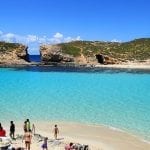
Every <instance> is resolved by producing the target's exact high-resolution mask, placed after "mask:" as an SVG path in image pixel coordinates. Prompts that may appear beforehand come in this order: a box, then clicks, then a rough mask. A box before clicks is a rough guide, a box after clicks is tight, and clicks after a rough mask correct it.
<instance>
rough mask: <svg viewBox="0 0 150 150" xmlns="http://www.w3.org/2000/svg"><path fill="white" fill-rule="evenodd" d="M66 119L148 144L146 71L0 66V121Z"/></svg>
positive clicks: (149, 88) (149, 91)
mask: <svg viewBox="0 0 150 150" xmlns="http://www.w3.org/2000/svg"><path fill="white" fill-rule="evenodd" d="M26 118H30V120H32V121H34V120H37V121H40V120H43V121H51V120H53V121H55V120H57V121H58V120H59V121H70V122H79V123H87V124H96V125H99V124H102V125H107V126H111V127H115V128H119V129H122V130H125V131H127V132H130V133H132V134H135V135H138V136H142V137H143V138H145V139H147V140H150V72H143V71H140V72H139V71H131V70H127V71H120V70H107V69H106V70H105V69H103V70H101V69H99V70H96V71H95V70H84V69H77V68H69V69H64V68H58V67H49V68H44V67H43V68H42V67H40V68H38V67H27V68H0V122H2V123H3V122H8V123H9V121H10V120H14V121H24V120H25V119H26Z"/></svg>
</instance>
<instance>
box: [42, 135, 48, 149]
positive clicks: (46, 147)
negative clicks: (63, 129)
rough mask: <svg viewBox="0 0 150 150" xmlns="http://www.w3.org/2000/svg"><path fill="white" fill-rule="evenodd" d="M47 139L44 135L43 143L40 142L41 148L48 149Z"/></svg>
mask: <svg viewBox="0 0 150 150" xmlns="http://www.w3.org/2000/svg"><path fill="white" fill-rule="evenodd" d="M47 140H48V138H47V137H46V138H44V142H43V144H42V146H41V147H42V149H43V150H48V146H47Z"/></svg>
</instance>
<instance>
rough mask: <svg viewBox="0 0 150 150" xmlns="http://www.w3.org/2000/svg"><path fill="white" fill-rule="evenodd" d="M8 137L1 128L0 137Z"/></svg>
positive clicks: (0, 127)
mask: <svg viewBox="0 0 150 150" xmlns="http://www.w3.org/2000/svg"><path fill="white" fill-rule="evenodd" d="M5 136H6V131H5V130H4V129H3V127H2V126H0V137H5Z"/></svg>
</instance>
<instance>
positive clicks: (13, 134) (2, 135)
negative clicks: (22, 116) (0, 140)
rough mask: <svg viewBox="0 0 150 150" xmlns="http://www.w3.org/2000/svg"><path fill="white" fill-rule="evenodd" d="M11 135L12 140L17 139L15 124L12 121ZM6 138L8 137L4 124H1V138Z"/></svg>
mask: <svg viewBox="0 0 150 150" xmlns="http://www.w3.org/2000/svg"><path fill="white" fill-rule="evenodd" d="M9 135H10V137H11V138H12V139H14V138H15V124H14V123H13V121H10V133H9ZM5 136H6V131H5V129H3V127H2V124H1V123H0V137H5Z"/></svg>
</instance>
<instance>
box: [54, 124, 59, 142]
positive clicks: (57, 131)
mask: <svg viewBox="0 0 150 150" xmlns="http://www.w3.org/2000/svg"><path fill="white" fill-rule="evenodd" d="M53 132H54V138H55V140H57V135H58V134H59V129H58V127H57V125H56V124H55V127H54V131H53Z"/></svg>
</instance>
